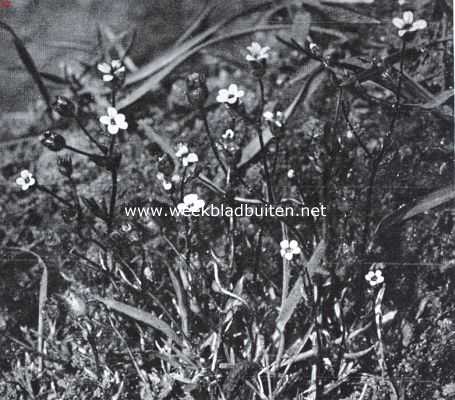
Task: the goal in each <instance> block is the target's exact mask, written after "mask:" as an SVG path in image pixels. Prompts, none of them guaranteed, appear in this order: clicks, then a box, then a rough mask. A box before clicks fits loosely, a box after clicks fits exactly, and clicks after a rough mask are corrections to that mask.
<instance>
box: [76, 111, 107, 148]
mask: <svg viewBox="0 0 455 400" xmlns="http://www.w3.org/2000/svg"><path fill="white" fill-rule="evenodd" d="M74 118H75V120H76V122H77V124H78V125H79V128H81V130H82V132H84V134H85V136H87V137H88V138H89V140H90V141H91V142H92V143H93V144H94V145H95V146H96V147H98V149H99V150H100V151H101V152H102V153H103V154H106V149H104V148H103V146H101V145H100V144H99V143H98V142H97V141H96V139H95V138H94V137H93V136H92V135H90V133H89V131H88V130H87V128H86V127H85V126H84V125H83V124H82V121H81V120H80V118H79V117H78V116H75V117H74Z"/></svg>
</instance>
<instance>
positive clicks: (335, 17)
mask: <svg viewBox="0 0 455 400" xmlns="http://www.w3.org/2000/svg"><path fill="white" fill-rule="evenodd" d="M303 5H304V6H307V7H308V8H309V9H310V10H311V9H313V10H315V11H318V12H319V13H320V14H322V15H323V16H324V17H325V18H327V19H328V20H321V21H319V22H321V23H327V22H329V23H330V22H331V21H333V22H338V23H343V24H375V25H376V24H379V23H380V22H379V21H378V20H377V19H375V18H371V17H368V16H366V15H362V14H359V13H357V12H355V11H352V10H349V9H347V8H341V7H336V6H329V5H323V4H321V3H320V1H318V0H304V1H303Z"/></svg>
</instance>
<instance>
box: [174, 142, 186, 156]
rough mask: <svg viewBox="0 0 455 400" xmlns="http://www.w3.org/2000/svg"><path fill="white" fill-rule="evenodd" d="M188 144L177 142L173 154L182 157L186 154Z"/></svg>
mask: <svg viewBox="0 0 455 400" xmlns="http://www.w3.org/2000/svg"><path fill="white" fill-rule="evenodd" d="M188 151H189V150H188V146H187V145H186V144H183V143H179V144H178V145H177V151H176V152H175V156H176V157H177V158H181V157H183V156H184V155H186V154H188Z"/></svg>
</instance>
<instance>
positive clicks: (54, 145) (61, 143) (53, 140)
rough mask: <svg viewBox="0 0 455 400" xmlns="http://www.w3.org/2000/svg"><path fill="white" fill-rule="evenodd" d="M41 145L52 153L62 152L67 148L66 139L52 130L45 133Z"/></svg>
mask: <svg viewBox="0 0 455 400" xmlns="http://www.w3.org/2000/svg"><path fill="white" fill-rule="evenodd" d="M41 143H42V144H43V145H44V146H46V147H47V148H48V149H49V150H51V151H60V150H62V149H64V148H65V146H66V142H65V138H64V137H63V136H62V135H59V134H57V133H55V132H54V131H51V130H47V131H45V132H44V133H43V137H42V138H41Z"/></svg>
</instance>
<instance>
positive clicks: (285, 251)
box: [280, 239, 301, 261]
mask: <svg viewBox="0 0 455 400" xmlns="http://www.w3.org/2000/svg"><path fill="white" fill-rule="evenodd" d="M300 253H301V250H300V246H299V244H298V243H297V240H291V241H289V240H287V239H285V240H282V241H281V242H280V254H281V257H283V258H284V259H286V260H288V261H291V260H292V258H293V257H294V256H295V255H299V254H300Z"/></svg>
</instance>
